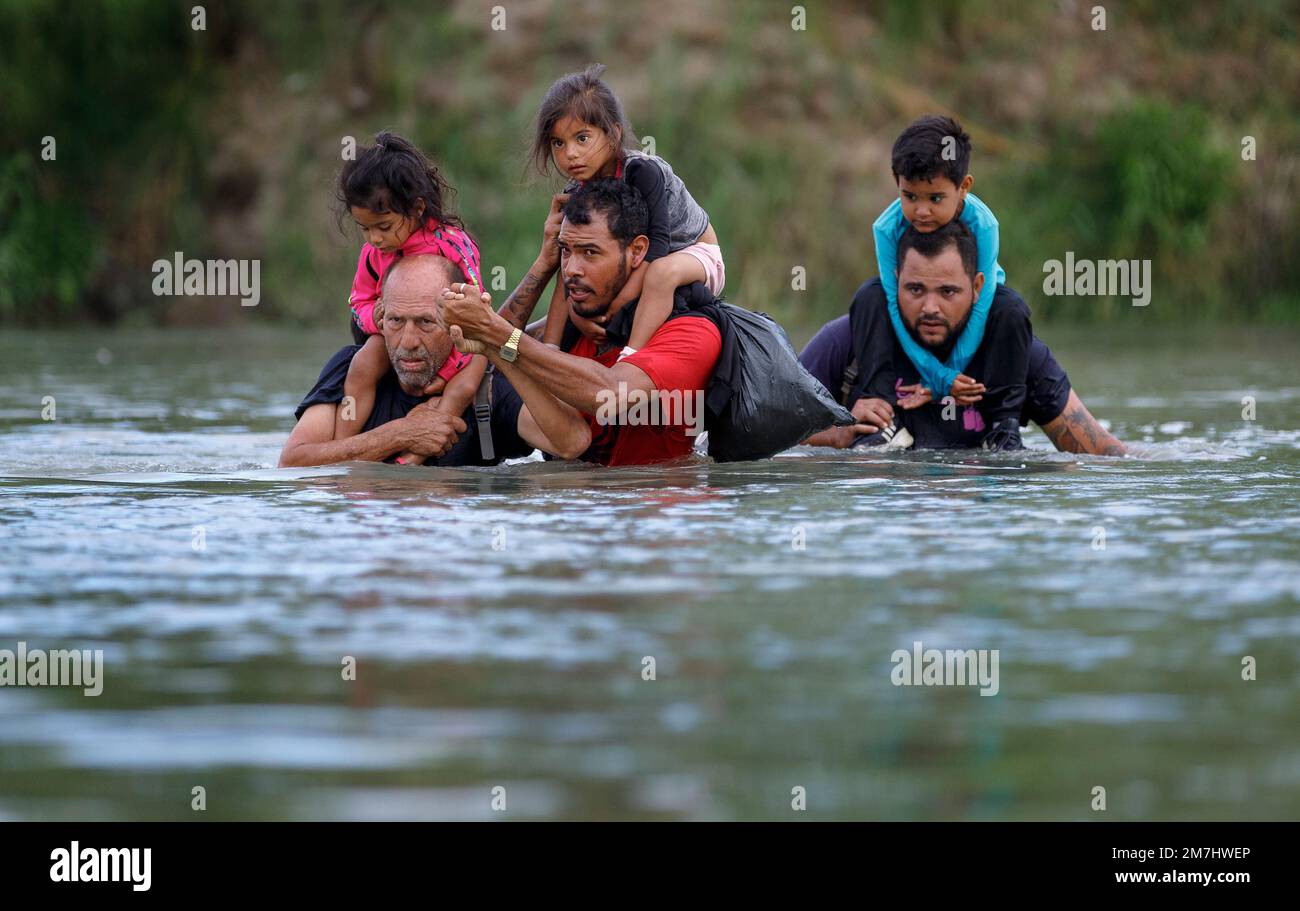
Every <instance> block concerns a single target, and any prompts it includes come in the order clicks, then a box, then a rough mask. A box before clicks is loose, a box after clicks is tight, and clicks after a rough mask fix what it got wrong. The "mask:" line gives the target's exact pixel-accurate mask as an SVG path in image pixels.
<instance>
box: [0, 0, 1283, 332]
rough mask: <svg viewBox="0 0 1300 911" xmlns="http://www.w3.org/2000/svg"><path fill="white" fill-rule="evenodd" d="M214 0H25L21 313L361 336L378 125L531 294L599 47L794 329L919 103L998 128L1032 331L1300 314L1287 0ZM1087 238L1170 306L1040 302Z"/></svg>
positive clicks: (976, 129)
mask: <svg viewBox="0 0 1300 911" xmlns="http://www.w3.org/2000/svg"><path fill="white" fill-rule="evenodd" d="M191 7H192V4H189V3H184V4H181V3H172V4H158V3H153V2H136V0H117V2H105V3H99V4H87V5H85V6H84V7H78V8H77V10H76V11H75V14H69V13H68V12H66V10H65V8H64V7H63V6H62V5H61V4H58V3H55V2H52V0H30V2H21V3H20V2H15V0H0V33H4V34H6V35H11V36H13V38H14V39H15V40H13V41H11V42H10V43H11V45H12V47H13V51H12V53H10V54H6V55H5V56H4V58H3V59H0V76H2V78H3V84H4V86H5V89H6V95H7V98H6V103H5V115H4V118H5V121H6V126H7V129H5V130H3V131H0V201H2V203H3V204H0V322H4V323H11V324H12V323H22V324H59V323H62V322H64V321H67V320H69V319H78V318H81V317H90V318H93V319H95V320H97V321H102V322H115V321H125V322H127V323H128V324H130V323H143V322H162V323H165V324H211V323H223V322H233V321H239V320H266V319H274V320H283V321H291V322H302V323H342V321H343V319H344V313H345V297H346V293H347V288H348V285H349V280H350V275H351V270H352V268H353V267H354V265H355V255H356V246H357V244H358V239H357V237H356V236H355V234H353V233H340V232H339V230H338V229H337V228H336V226H335V223H334V220H333V217H332V213H331V197H332V180H333V175H334V173H335V172H336V170H337V168H338V166H339V164H340V162H341V156H340V153H341V148H342V143H343V140H344V137H348V136H351V137H355V138H356V139H357V140H358V141H360V142H364V141H365V140H366V138H367V137H368V136H369V135H370V134H373V133H374V132H375V131H376V130H378V129H380V128H383V127H391V128H393V129H396V130H398V131H401V132H404V133H406V134H408V135H410V136H411V137H412V138H413V139H415V140H416V141H417V142H419V143H420V144H421V145H422V146H423V147H425V148H426V149H427V150H428V151H429V152H430V153H431V154H432V155H433V156H434V157H435V158H436V160H437V161H438V162H439V163H440V164H441V165H442V166H443V167H444V169H445V171H446V173H447V174H448V176H449V178H450V180H451V182H452V184H453V185H454V186H455V187H456V188H457V189H458V191H459V195H458V207H459V210H460V211H461V213H462V214H463V216H464V217H465V219H466V221H467V222H468V224H469V225H470V227H471V229H472V230H473V231H474V233H475V234H476V235H477V236H478V238H479V239H480V241H481V246H482V251H483V258H484V265H485V267H486V270H487V272H488V274H489V275H490V274H491V270H492V268H493V267H494V266H500V267H502V268H503V269H504V280H505V282H506V283H507V284H508V285H509V286H513V284H514V282H515V281H517V280H518V278H519V277H520V276H521V274H522V272H523V270H524V269H525V268H526V266H527V264H528V263H529V262H530V261H531V259H532V257H533V255H534V254H535V252H536V248H537V244H538V241H539V238H540V225H541V221H542V218H543V216H544V213H545V209H546V199H547V197H548V195H549V193H550V192H552V186H551V185H550V184H548V183H546V182H545V181H541V180H538V179H536V178H535V177H530V176H529V175H527V174H526V173H525V167H524V151H525V147H526V145H527V141H528V130H529V122H530V118H531V117H532V115H533V113H534V110H535V106H536V104H537V102H538V100H539V98H540V96H541V93H542V91H543V90H544V88H545V86H546V85H547V84H548V83H549V82H550V81H551V80H552V79H553V78H555V77H556V76H558V75H559V74H561V73H563V72H565V71H567V70H569V69H574V68H577V67H578V66H580V65H582V64H585V63H586V62H588V61H592V60H599V61H602V62H604V63H606V64H608V65H609V66H610V72H609V79H610V81H611V83H612V84H613V85H614V87H615V89H616V90H617V91H618V92H619V93H620V95H621V96H622V97H623V99H624V101H625V104H626V106H627V108H628V111H629V114H630V116H631V119H632V122H633V125H634V127H635V128H636V129H637V131H638V132H639V133H640V134H641V135H642V136H643V137H651V138H653V141H654V145H655V150H656V151H657V152H658V153H659V154H662V155H663V156H664V157H665V158H667V159H668V160H669V161H671V162H672V163H673V165H674V168H675V169H676V170H677V171H678V172H679V173H681V174H682V175H683V176H684V177H685V179H686V180H687V182H688V184H689V186H690V187H691V190H692V192H693V193H694V194H695V195H696V197H697V198H698V199H699V200H700V201H701V203H702V204H703V205H704V206H705V207H706V208H707V209H708V210H709V212H710V214H711V216H712V217H713V219H714V221H715V224H716V227H717V230H718V234H719V236H720V237H721V239H722V241H723V246H724V250H725V252H726V255H727V263H728V296H729V297H731V298H732V299H734V300H736V301H738V302H740V303H743V304H745V305H747V306H750V307H753V308H755V309H763V310H767V311H768V312H771V313H773V314H774V315H777V316H778V317H779V318H781V319H782V320H784V321H786V322H787V323H789V324H791V325H793V326H805V325H811V324H814V323H816V322H820V321H821V320H824V319H826V318H828V317H830V316H832V315H834V314H836V313H840V312H843V310H844V308H845V306H846V304H847V301H848V299H849V297H850V296H851V294H852V292H853V289H854V288H855V287H856V286H857V284H858V283H859V282H861V281H862V280H863V279H865V278H867V277H870V276H871V275H872V274H874V271H875V266H874V252H873V249H872V246H871V242H870V225H871V222H872V220H873V219H874V218H875V216H876V214H878V212H879V211H880V209H881V208H882V207H883V206H884V205H885V204H886V203H887V202H888V201H889V200H890V198H891V192H892V188H891V184H890V178H889V167H888V153H889V146H890V144H891V143H892V141H893V138H894V136H895V135H896V133H897V132H898V130H899V129H900V128H901V127H902V126H903V125H905V124H906V123H907V122H908V121H909V120H910V119H912V118H913V117H914V116H916V115H918V114H921V113H924V112H927V111H942V112H949V113H953V114H955V115H957V116H958V117H959V118H960V119H962V121H963V122H964V124H965V125H966V126H967V128H968V129H969V130H970V132H971V134H972V135H973V137H974V140H975V147H976V151H975V160H974V166H973V171H974V173H975V175H976V180H977V186H976V192H977V193H978V194H979V195H980V196H981V197H982V198H983V199H984V200H985V201H986V202H987V203H989V205H990V206H991V207H992V208H993V210H994V212H995V213H996V214H997V215H998V217H999V219H1000V221H1001V223H1002V232H1003V233H1002V255H1001V261H1002V264H1003V266H1004V267H1005V268H1006V271H1007V274H1008V281H1009V283H1010V284H1012V285H1013V286H1015V287H1017V288H1018V289H1019V290H1021V291H1022V292H1024V293H1025V294H1026V297H1027V298H1028V299H1029V300H1030V303H1031V305H1032V306H1033V308H1034V310H1035V315H1036V319H1037V320H1039V321H1040V322H1043V321H1046V322H1050V321H1053V320H1071V321H1073V320H1080V319H1084V320H1120V321H1129V322H1133V323H1142V324H1155V325H1159V324H1168V323H1173V322H1188V321H1199V320H1215V321H1223V322H1239V323H1245V322H1258V321H1270V322H1271V321H1286V322H1296V321H1300V290H1298V289H1300V260H1297V258H1296V257H1295V255H1294V253H1295V251H1296V250H1297V249H1300V207H1298V206H1297V205H1296V200H1297V198H1300V153H1298V152H1297V149H1300V117H1298V116H1297V113H1296V102H1295V99H1296V98H1297V97H1300V58H1297V56H1296V55H1295V53H1294V48H1295V46H1296V40H1297V35H1296V31H1297V28H1296V23H1297V13H1296V5H1295V4H1294V3H1286V2H1260V3H1255V2H1246V0H1234V2H1226V3H1221V4H1216V5H1215V7H1214V9H1188V8H1186V7H1184V6H1181V5H1175V4H1167V3H1157V2H1138V3H1131V2H1130V3H1114V4H1107V5H1106V8H1107V17H1108V18H1107V22H1106V29H1105V30H1104V31H1102V30H1095V29H1094V28H1093V27H1092V25H1093V16H1092V14H1091V13H1090V12H1089V9H1090V7H1088V6H1086V5H1082V4H1071V3H1068V2H1067V3H1062V4H1039V5H1035V6H1033V7H1030V6H1028V5H1025V4H1008V3H995V2H978V0H977V2H966V3H961V4H957V3H940V4H931V5H929V6H927V8H926V10H925V11H924V12H917V11H915V10H914V9H913V5H912V4H910V3H903V2H884V3H877V4H872V5H869V7H868V9H867V10H866V11H863V10H862V9H861V8H860V7H859V5H858V4H852V3H847V2H845V3H825V4H817V3H813V4H808V5H807V20H806V24H807V28H806V30H803V31H799V30H796V29H793V28H792V27H791V15H790V5H789V4H782V3H771V2H759V0H748V2H735V3H721V2H716V3H709V2H703V3H698V2H691V3H686V2H678V0H665V2H661V3H657V4H654V5H653V6H650V7H647V8H645V9H641V10H634V9H629V8H620V9H606V8H605V7H603V6H602V5H598V4H591V5H589V6H584V5H581V4H579V5H577V6H575V5H572V4H558V3H555V4H552V3H517V4H508V5H507V6H506V13H505V16H506V18H505V28H504V30H499V31H494V30H493V29H492V28H491V18H492V13H491V8H492V4H488V3H471V2H456V3H449V4H447V5H446V10H445V11H439V12H433V11H431V9H430V8H428V7H426V6H422V5H421V6H417V5H415V4H410V5H407V4H391V5H390V4H381V3H364V2H363V3H357V2H349V3H343V2H337V0H318V2H315V3H306V4H295V5H294V6H292V7H290V6H288V5H285V6H266V5H264V4H254V3H252V2H247V0H239V2H232V3H223V4H216V3H212V4H207V6H206V21H205V22H204V23H203V24H204V25H205V28H204V29H203V30H195V29H194V28H192V25H193V21H192V17H191V12H190V9H191ZM575 10H576V12H575ZM575 16H576V17H579V18H574V17H575ZM566 17H567V18H566ZM47 136H48V137H53V139H54V140H55V143H56V150H57V151H56V157H55V159H54V160H52V161H50V160H44V159H43V158H42V149H43V148H45V144H44V138H45V137H47ZM1247 136H1249V137H1253V139H1254V158H1253V160H1248V159H1243V154H1242V150H1243V141H1244V137H1247ZM176 250H182V251H184V252H185V254H186V255H187V256H196V257H248V258H258V259H260V260H261V261H262V271H261V276H262V304H261V305H260V307H259V308H257V310H255V311H248V310H241V308H240V307H239V306H238V302H237V301H233V300H232V299H219V300H196V299H193V298H157V297H154V296H153V295H152V294H151V293H150V290H149V288H150V281H151V279H152V274H151V272H150V265H151V263H152V262H153V261H154V260H156V259H159V258H170V257H171V256H172V254H173V253H174V251H176ZM1066 251H1073V252H1074V253H1075V255H1076V256H1077V257H1080V258H1091V259H1103V258H1125V259H1132V258H1143V259H1150V260H1151V261H1152V271H1153V279H1154V293H1153V297H1152V303H1151V305H1150V306H1149V307H1147V308H1144V309H1140V310H1139V309H1135V308H1133V307H1131V306H1130V305H1129V303H1128V301H1127V300H1126V299H1113V298H1080V297H1069V298H1050V299H1049V298H1045V297H1044V296H1043V294H1042V281H1043V265H1044V263H1045V262H1046V261H1048V260H1051V259H1059V258H1062V257H1063V256H1064V254H1065V253H1066ZM796 267H803V268H804V269H805V270H806V273H807V290H805V291H795V290H792V288H791V277H792V270H794V269H795V268H796Z"/></svg>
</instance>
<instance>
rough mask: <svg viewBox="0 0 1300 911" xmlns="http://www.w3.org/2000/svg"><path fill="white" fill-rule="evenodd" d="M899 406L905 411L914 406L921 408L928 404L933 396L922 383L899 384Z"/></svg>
mask: <svg viewBox="0 0 1300 911" xmlns="http://www.w3.org/2000/svg"><path fill="white" fill-rule="evenodd" d="M898 391H899V393H900V395H899V396H898V407H899V408H902V409H903V410H904V411H911V410H912V409H913V408H920V407H921V406H922V405H925V404H928V403H929V402H930V400H931V399H932V398H933V396H932V395H931V394H930V390H929V389H926V388H925V387H924V386H922V385H921V384H920V383H913V384H912V385H911V386H899V387H898Z"/></svg>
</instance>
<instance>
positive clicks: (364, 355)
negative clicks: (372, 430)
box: [334, 335, 390, 440]
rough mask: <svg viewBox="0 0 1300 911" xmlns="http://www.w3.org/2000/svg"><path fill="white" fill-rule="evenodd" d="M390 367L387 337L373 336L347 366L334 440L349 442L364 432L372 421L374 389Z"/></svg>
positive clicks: (335, 424)
mask: <svg viewBox="0 0 1300 911" xmlns="http://www.w3.org/2000/svg"><path fill="white" fill-rule="evenodd" d="M389 367H390V364H389V361H388V348H387V347H386V346H385V345H384V337H383V336H382V335H372V336H370V337H369V338H368V339H366V343H365V344H364V345H362V346H361V350H360V351H358V352H357V353H356V354H355V355H353V356H352V363H351V364H350V365H348V376H347V379H346V380H344V381H343V401H342V402H340V403H339V408H338V417H337V418H336V419H335V421H334V439H336V440H342V439H346V438H347V437H353V436H356V435H357V434H358V433H360V432H361V428H362V427H364V426H365V423H366V421H367V420H368V419H369V418H370V410H371V409H372V408H374V407H375V386H376V385H378V383H379V381H380V380H381V379H382V378H383V376H384V374H385V373H387V372H388V368H389Z"/></svg>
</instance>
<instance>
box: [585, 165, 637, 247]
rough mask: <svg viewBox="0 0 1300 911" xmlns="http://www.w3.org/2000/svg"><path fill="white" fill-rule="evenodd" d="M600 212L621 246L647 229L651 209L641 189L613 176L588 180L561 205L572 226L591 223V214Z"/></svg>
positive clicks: (625, 245)
mask: <svg viewBox="0 0 1300 911" xmlns="http://www.w3.org/2000/svg"><path fill="white" fill-rule="evenodd" d="M592 212H600V213H601V214H602V215H604V216H605V223H606V224H607V225H609V233H610V234H612V235H614V238H615V239H616V240H617V241H618V245H619V248H620V249H623V250H626V249H627V245H628V244H630V243H631V242H632V241H634V240H636V238H637V237H639V236H641V235H642V234H648V233H649V232H650V209H649V207H648V206H646V204H645V199H644V198H643V197H642V196H641V191H640V190H638V189H637V188H636V187H634V186H632V185H631V184H629V183H627V182H626V181H622V180H618V179H617V178H614V177H602V178H599V179H598V180H589V181H587V183H586V184H584V185H583V186H582V187H581V188H580V189H578V190H574V191H573V195H572V196H570V197H569V201H568V202H566V203H565V204H564V217H565V218H567V219H568V220H569V221H571V222H573V223H574V224H575V225H587V224H591V213H592Z"/></svg>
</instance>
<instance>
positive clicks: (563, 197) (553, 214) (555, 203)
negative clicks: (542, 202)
mask: <svg viewBox="0 0 1300 911" xmlns="http://www.w3.org/2000/svg"><path fill="white" fill-rule="evenodd" d="M568 201H569V194H568V193H556V194H555V195H554V196H552V197H551V211H550V214H548V215H547V216H546V224H545V225H543V226H542V258H543V259H545V260H546V261H547V262H548V263H552V264H555V263H558V262H559V261H560V247H559V241H560V223H561V222H562V221H564V214H563V213H562V212H561V211H560V210H561V209H563V208H564V204H565V203H566V202H568Z"/></svg>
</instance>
